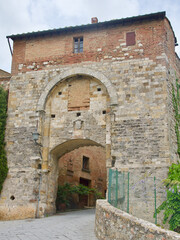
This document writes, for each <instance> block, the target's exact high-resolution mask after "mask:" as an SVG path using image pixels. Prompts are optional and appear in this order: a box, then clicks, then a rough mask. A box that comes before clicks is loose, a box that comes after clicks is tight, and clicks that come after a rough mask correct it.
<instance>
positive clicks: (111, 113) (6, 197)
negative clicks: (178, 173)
mask: <svg viewBox="0 0 180 240" xmlns="http://www.w3.org/2000/svg"><path fill="white" fill-rule="evenodd" d="M7 38H8V39H12V40H13V58H12V78H11V81H10V87H9V101H8V120H7V127H6V142H7V145H6V150H7V158H8V166H9V173H8V177H7V179H6V181H5V182H4V186H3V191H2V193H1V196H0V218H1V219H22V218H28V217H36V216H44V215H46V214H52V213H54V212H55V211H56V207H55V201H56V194H57V186H58V181H61V179H59V172H60V169H59V168H60V166H62V162H61V159H63V158H64V159H65V154H68V153H70V152H72V151H77V149H81V148H83V149H86V152H84V153H83V154H82V155H83V156H84V158H83V156H81V157H80V158H79V159H80V160H79V161H81V163H82V164H84V166H85V165H86V166H87V161H88V160H87V158H89V163H88V164H90V165H89V166H94V169H96V170H97V171H94V170H93V169H92V172H93V171H94V176H95V175H98V178H97V179H95V178H94V177H93V176H92V175H93V174H92V175H91V169H90V171H89V172H88V171H84V172H83V173H82V175H80V174H79V175H77V176H79V178H83V179H88V181H89V182H91V184H92V186H94V187H96V186H100V183H101V186H102V189H103V191H104V190H105V188H106V183H105V181H106V176H105V175H106V169H105V167H104V166H106V168H111V167H116V168H117V169H119V170H126V171H130V172H131V173H132V175H133V176H134V178H135V176H138V178H140V177H141V176H143V175H144V173H145V172H146V171H148V172H153V174H154V175H155V176H157V177H158V178H159V179H163V178H164V177H166V174H167V169H168V166H169V165H170V164H171V163H172V162H176V161H177V159H178V155H177V153H176V151H177V144H176V135H175V131H174V124H175V123H174V117H173V106H172V84H175V79H176V77H175V73H176V76H177V77H180V61H179V57H178V56H177V54H176V53H175V45H177V42H176V38H175V34H174V32H173V29H172V27H171V24H170V22H169V20H168V19H167V17H166V15H165V12H159V13H153V14H148V15H144V16H137V17H131V18H125V19H118V20H112V21H107V22H99V23H98V21H97V19H96V18H93V20H92V24H88V25H82V26H75V27H66V28H60V29H55V30H48V31H40V32H32V33H24V34H18V35H11V36H8V37H7ZM33 133H38V136H39V138H38V139H37V141H36V142H34V141H33V137H32V135H33ZM99 149H101V151H104V154H105V157H104V160H103V158H101V157H97V156H102V154H100V153H99V151H100V150H99ZM83 151H85V150H83ZM87 151H90V152H91V154H94V156H95V155H96V158H92V159H95V160H92V161H95V162H96V164H94V163H93V164H92V165H91V154H89V155H88V154H87ZM79 154H80V153H79ZM98 154H99V155H98ZM83 159H86V160H83ZM101 159H102V160H101ZM62 161H64V160H62ZM83 161H84V162H83ZM103 161H104V163H103ZM75 163H76V162H74V164H73V166H74V165H75ZM76 169H78V168H76ZM86 170H87V169H86ZM68 171H71V172H73V171H75V170H73V169H68ZM69 174H70V172H69ZM58 179H59V180H58ZM136 180H137V179H134V181H136ZM93 181H94V183H93ZM98 181H99V182H98ZM159 196H160V197H159V199H158V201H159V202H162V196H161V195H159ZM135 197H136V196H132V199H133V198H135ZM143 207H145V206H144V203H143V201H142V199H141V197H138V198H137V199H136V204H134V205H133V206H132V207H131V208H130V213H132V214H134V215H136V216H137V217H143V218H144V219H148V220H152V219H151V218H152V216H151V217H150V215H152V212H153V210H152V209H148V210H147V211H143Z"/></svg>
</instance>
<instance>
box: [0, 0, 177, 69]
mask: <svg viewBox="0 0 180 240" xmlns="http://www.w3.org/2000/svg"><path fill="white" fill-rule="evenodd" d="M161 11H166V16H167V17H168V19H169V20H170V22H171V25H172V28H173V30H174V32H175V35H176V38H177V41H178V43H179V44H180V27H179V24H180V0H0V69H3V70H5V71H7V72H10V71H11V60H12V57H11V54H10V50H9V46H8V42H7V39H6V36H8V35H12V34H21V33H26V32H33V31H39V30H48V29H54V28H61V27H67V26H75V25H82V24H88V23H90V22H91V18H92V17H97V18H98V20H99V22H103V21H107V20H112V19H121V18H126V17H132V16H137V15H144V14H149V13H155V12H161ZM12 44H13V43H11V45H12ZM176 52H177V53H178V55H179V56H180V46H178V47H176Z"/></svg>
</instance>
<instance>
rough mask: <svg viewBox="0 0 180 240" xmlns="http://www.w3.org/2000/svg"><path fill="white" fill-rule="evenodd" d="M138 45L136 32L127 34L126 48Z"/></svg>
mask: <svg viewBox="0 0 180 240" xmlns="http://www.w3.org/2000/svg"><path fill="white" fill-rule="evenodd" d="M135 44H136V35H135V32H128V33H126V46H132V45H135Z"/></svg>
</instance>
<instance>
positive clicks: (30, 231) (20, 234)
mask: <svg viewBox="0 0 180 240" xmlns="http://www.w3.org/2000/svg"><path fill="white" fill-rule="evenodd" d="M94 220H95V210H94V209H88V210H80V211H73V212H66V213H60V214H57V215H54V216H50V217H45V218H41V219H26V220H16V221H3V222H0V240H54V239H61V240H68V239H69V240H97V238H96V237H95V234H94Z"/></svg>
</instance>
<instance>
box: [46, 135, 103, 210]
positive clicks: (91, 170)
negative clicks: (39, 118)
mask: <svg viewBox="0 0 180 240" xmlns="http://www.w3.org/2000/svg"><path fill="white" fill-rule="evenodd" d="M51 155H52V157H53V159H54V161H55V164H54V165H53V168H54V169H51V172H52V173H53V174H52V177H51V187H52V188H53V185H54V186H55V189H58V186H59V191H58V199H57V201H56V208H57V210H64V207H68V208H83V207H85V206H86V207H92V206H95V200H96V194H97V193H98V194H101V195H102V197H105V192H106V152H105V148H104V147H103V146H101V145H100V144H98V143H96V142H94V141H92V140H88V139H74V140H69V141H66V142H64V143H62V144H60V145H58V146H56V147H55V148H54V149H53V150H52V152H51ZM53 182H54V183H53ZM73 186H77V187H81V188H80V189H82V190H81V192H82V191H83V190H85V189H84V188H82V186H86V187H88V188H91V189H93V190H94V191H95V193H91V194H87V195H84V194H83V195H80V194H72V191H73V190H72V187H73ZM55 193H56V192H55ZM55 193H54V194H55ZM68 194H69V195H68ZM65 204H66V205H67V206H65Z"/></svg>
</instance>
